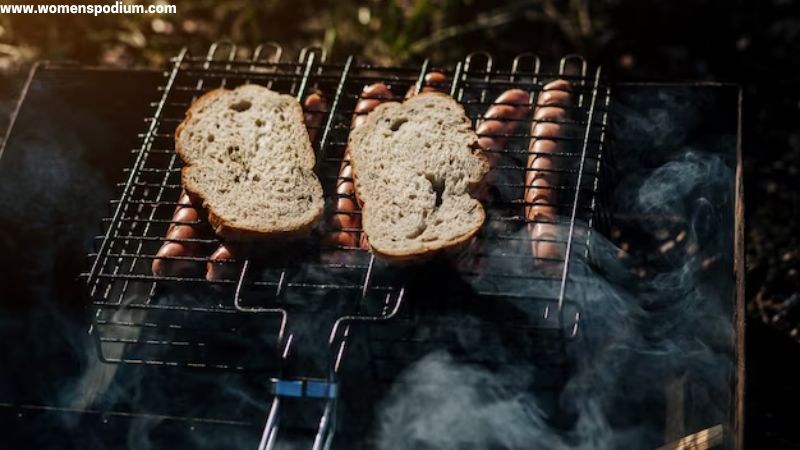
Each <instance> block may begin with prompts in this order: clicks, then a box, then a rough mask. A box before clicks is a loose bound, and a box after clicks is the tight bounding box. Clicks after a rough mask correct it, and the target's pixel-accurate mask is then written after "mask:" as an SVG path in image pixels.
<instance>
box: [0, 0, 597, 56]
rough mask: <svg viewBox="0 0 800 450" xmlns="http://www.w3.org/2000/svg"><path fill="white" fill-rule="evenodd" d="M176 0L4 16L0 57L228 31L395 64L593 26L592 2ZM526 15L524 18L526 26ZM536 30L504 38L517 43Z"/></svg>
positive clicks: (177, 42)
mask: <svg viewBox="0 0 800 450" xmlns="http://www.w3.org/2000/svg"><path fill="white" fill-rule="evenodd" d="M29 1H31V0H22V1H20V2H19V3H24V2H29ZM158 1H161V2H164V1H166V0H158ZM74 3H86V4H89V3H98V2H97V1H96V0H78V1H76V2H74ZM135 3H142V4H149V2H141V1H137V2H135ZM171 3H172V4H174V5H176V6H177V8H178V14H172V15H122V14H120V15H111V14H107V15H100V16H96V17H95V16H91V15H35V14H33V15H6V16H3V17H0V43H1V44H0V58H2V64H3V66H5V67H10V66H13V65H14V64H19V63H22V62H25V61H29V60H31V59H35V58H46V59H71V60H76V61H80V62H84V63H101V64H109V65H117V66H130V65H146V66H160V65H162V64H163V63H164V61H165V59H166V58H168V57H169V56H171V55H173V54H175V53H176V52H177V50H178V49H179V48H180V47H181V46H183V45H186V44H189V45H190V46H191V47H196V48H197V50H199V49H200V48H202V47H205V46H207V45H208V44H209V43H210V42H213V41H215V40H218V39H230V40H232V41H234V42H237V43H239V44H241V45H243V46H245V47H249V48H253V47H254V46H256V45H257V44H258V43H261V42H265V41H277V42H280V43H282V44H283V45H285V46H286V47H288V48H289V49H293V50H296V49H298V48H300V47H303V46H305V45H309V44H318V45H322V46H324V47H325V48H326V50H328V52H329V53H331V54H333V55H337V54H345V53H354V54H359V55H362V56H363V57H364V58H365V59H367V60H370V61H374V62H384V63H386V62H395V63H396V62H402V61H405V60H408V59H412V58H416V57H419V56H420V55H432V56H433V57H434V58H435V57H437V56H438V57H447V56H450V54H451V53H452V52H453V51H456V52H458V51H460V50H461V49H462V48H463V47H465V46H466V45H477V44H480V43H481V42H482V41H485V40H486V38H489V39H490V40H494V39H496V38H498V37H502V36H504V35H506V34H508V33H507V32H508V31H509V30H511V29H517V30H525V31H531V26H532V27H533V28H534V29H539V30H542V31H547V30H557V32H558V33H557V34H559V36H558V41H561V42H569V43H571V44H573V45H576V44H577V45H578V46H580V42H581V41H582V40H583V38H585V37H588V36H589V35H590V34H591V31H592V22H591V20H590V17H589V14H588V11H589V10H588V1H585V0H577V1H570V2H556V1H551V0H523V1H519V0H518V1H512V2H485V1H479V0H416V1H415V0H388V1H382V0H364V1H354V0H342V1H338V2H322V1H318V0H293V1H279V0H265V1H248V0H232V1H224V2H220V1H214V0H172V2H171ZM520 23H525V25H524V26H522V27H521V26H520ZM529 24H532V25H529ZM512 35H513V34H512ZM529 38H530V37H528V38H527V39H526V38H522V39H518V38H515V39H511V40H508V39H507V40H505V42H508V43H512V44H513V43H516V42H525V41H527V40H528V39H529ZM551 38H552V36H551ZM498 42H503V41H502V40H499V41H498ZM479 46H480V47H485V45H479ZM512 46H513V45H512ZM442 49H448V50H449V51H442ZM459 56H463V55H459Z"/></svg>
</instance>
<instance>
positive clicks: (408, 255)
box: [348, 92, 489, 264]
mask: <svg viewBox="0 0 800 450" xmlns="http://www.w3.org/2000/svg"><path fill="white" fill-rule="evenodd" d="M430 96H439V97H440V98H443V99H447V101H448V102H450V103H451V104H453V105H455V106H456V107H457V109H458V110H460V112H461V115H462V117H464V119H465V121H466V122H468V124H469V132H470V140H471V141H472V143H473V144H472V147H473V152H472V154H473V155H474V156H476V157H477V158H479V159H480V162H481V166H482V170H481V172H482V176H481V179H480V180H478V181H477V182H474V183H471V184H470V185H469V191H470V194H472V193H474V191H475V190H476V189H477V187H478V186H480V185H481V183H482V182H483V180H484V179H485V178H486V174H487V173H488V172H489V160H488V158H487V157H486V155H484V154H483V152H482V151H481V149H480V147H479V146H478V134H477V133H476V132H475V130H474V129H473V128H472V123H471V122H470V121H469V118H468V117H467V113H466V111H465V110H464V107H463V106H462V105H461V104H460V103H458V102H457V101H456V100H455V99H453V97H451V96H449V95H447V94H444V93H441V92H425V93H421V94H417V95H415V96H414V97H411V98H410V99H407V100H406V101H409V100H412V99H414V100H416V101H419V99H420V98H423V99H424V98H427V97H430ZM400 104H402V102H396V101H391V102H385V103H382V104H380V105H378V106H377V107H376V108H375V109H374V110H372V112H370V113H369V115H367V119H366V122H365V123H364V126H368V125H374V122H375V121H376V117H378V116H379V112H380V111H381V110H382V109H386V108H389V107H392V106H393V105H400ZM348 145H350V146H352V145H353V144H352V142H350V143H348ZM351 164H352V166H353V178H354V180H355V193H356V199H357V200H358V203H359V204H360V205H361V221H362V225H363V226H362V228H363V229H364V230H366V228H367V222H368V220H369V217H370V215H369V214H368V210H369V204H368V202H365V201H364V198H363V196H362V194H361V192H360V189H359V187H360V183H359V182H358V163H357V158H355V159H351ZM476 202H477V208H478V213H479V214H480V222H479V223H478V225H477V226H475V227H473V229H471V230H470V231H469V232H467V233H465V234H463V235H461V236H458V237H456V238H454V239H451V240H448V241H445V242H442V243H441V244H436V245H433V246H430V247H427V248H425V249H424V250H423V251H417V250H413V251H383V250H381V249H379V248H376V247H375V246H374V245H372V244H370V251H372V253H374V254H375V255H376V256H378V257H380V258H381V259H384V260H386V261H389V262H392V263H400V264H408V263H412V262H423V261H427V260H429V259H430V258H431V257H433V256H434V255H435V254H437V253H439V252H441V251H444V250H447V249H457V248H460V247H462V246H463V245H465V244H466V243H467V242H468V241H470V240H471V239H472V238H473V237H474V236H475V235H476V234H477V233H478V231H480V229H481V227H483V224H484V223H485V222H486V211H485V209H484V208H483V205H482V204H481V202H480V201H477V199H476ZM367 238H369V235H367Z"/></svg>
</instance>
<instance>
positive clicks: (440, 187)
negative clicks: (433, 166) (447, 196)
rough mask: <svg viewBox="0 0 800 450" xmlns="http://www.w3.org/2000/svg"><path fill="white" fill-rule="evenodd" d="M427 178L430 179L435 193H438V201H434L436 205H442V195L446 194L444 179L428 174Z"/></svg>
mask: <svg viewBox="0 0 800 450" xmlns="http://www.w3.org/2000/svg"><path fill="white" fill-rule="evenodd" d="M425 178H427V179H428V181H430V183H431V188H433V193H434V194H435V195H436V202H435V203H434V204H435V205H436V207H437V208H438V207H439V206H441V205H442V195H444V185H445V181H444V179H438V178H436V177H434V176H433V175H426V176H425Z"/></svg>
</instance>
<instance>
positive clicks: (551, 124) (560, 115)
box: [524, 80, 571, 263]
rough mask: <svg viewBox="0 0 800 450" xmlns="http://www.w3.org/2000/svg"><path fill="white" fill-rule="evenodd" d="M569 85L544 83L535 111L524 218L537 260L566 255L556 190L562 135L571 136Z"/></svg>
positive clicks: (554, 82)
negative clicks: (569, 134)
mask: <svg viewBox="0 0 800 450" xmlns="http://www.w3.org/2000/svg"><path fill="white" fill-rule="evenodd" d="M569 88H570V85H569V83H568V82H567V81H565V80H556V81H553V82H552V83H549V84H547V85H545V86H544V89H543V90H542V93H541V94H540V95H539V101H538V102H537V105H536V108H535V110H534V113H533V118H534V122H533V125H532V126H531V144H530V147H529V150H530V153H529V156H528V163H527V167H526V169H527V170H526V171H525V196H524V203H525V220H526V222H528V227H529V231H530V237H531V252H532V254H533V257H534V258H535V259H536V260H537V262H538V263H542V262H546V261H549V260H552V261H559V260H562V259H563V258H564V257H565V256H566V255H565V250H566V249H565V246H564V244H563V243H562V242H559V241H560V240H563V239H562V237H563V236H562V235H563V233H562V232H561V231H560V229H559V225H557V224H556V223H555V222H556V221H557V219H558V206H557V205H558V198H557V192H556V191H555V188H556V186H558V176H557V172H556V171H555V170H556V169H558V165H557V164H556V161H557V157H554V155H555V154H557V153H558V152H559V151H561V152H563V149H560V147H562V146H563V144H561V143H559V141H558V139H559V138H564V137H567V136H568V133H569V128H568V125H567V124H565V123H564V122H565V121H567V120H568V119H569V112H568V109H569V107H570V103H571V99H570V93H569Z"/></svg>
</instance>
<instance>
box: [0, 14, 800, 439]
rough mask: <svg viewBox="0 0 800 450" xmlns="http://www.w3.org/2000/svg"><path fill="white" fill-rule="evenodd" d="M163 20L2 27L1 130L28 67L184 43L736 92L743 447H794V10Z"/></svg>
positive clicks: (150, 56)
mask: <svg viewBox="0 0 800 450" xmlns="http://www.w3.org/2000/svg"><path fill="white" fill-rule="evenodd" d="M171 3H172V4H175V5H177V7H178V14H177V15H164V16H117V15H105V16H99V17H92V16H57V15H47V16H44V15H42V16H37V15H28V16H23V15H17V16H10V15H9V16H2V17H0V110H1V111H2V112H4V114H2V117H1V118H0V130H2V129H3V128H4V125H5V121H6V119H7V112H8V111H10V109H11V105H12V104H13V102H14V101H15V99H16V96H17V92H18V89H19V87H20V86H21V82H22V80H23V79H24V74H25V73H26V68H27V67H28V66H29V64H30V63H31V62H32V61H34V60H36V59H56V60H75V61H79V62H81V63H84V64H92V65H94V64H100V65H111V66H121V67H164V64H165V63H166V60H167V58H169V57H170V56H172V55H173V54H175V53H176V52H177V50H178V49H179V48H180V47H182V46H184V45H189V46H191V47H193V48H195V49H197V50H199V49H202V48H205V47H207V45H208V44H209V43H210V42H212V41H214V40H217V39H221V38H229V39H231V40H233V41H235V42H237V43H240V44H242V50H241V51H242V53H243V55H242V56H246V53H247V52H248V51H249V50H248V49H251V48H253V47H254V46H255V45H256V44H257V43H260V42H264V41H270V40H274V41H277V42H280V43H282V44H283V45H284V46H285V47H286V48H287V55H288V56H287V57H289V58H293V57H294V55H296V51H297V49H299V48H300V47H303V46H305V45H309V44H318V45H321V46H323V47H324V48H326V49H327V50H328V51H329V53H330V54H331V56H330V58H331V59H334V60H335V59H338V58H341V57H342V56H344V55H348V54H356V55H359V56H360V57H361V58H362V59H363V60H369V61H374V62H379V63H391V64H399V63H413V62H418V61H420V60H421V59H423V58H425V57H430V58H431V59H432V60H433V61H434V63H437V62H438V63H442V64H447V63H450V62H452V61H456V60H460V59H462V58H463V57H464V55H465V54H467V53H468V52H470V51H473V50H488V51H490V52H491V53H492V54H493V55H495V58H496V60H498V62H501V61H506V62H507V61H508V60H510V57H511V56H512V55H514V54H517V53H520V52H523V51H534V52H536V53H538V54H539V55H540V56H541V57H542V58H543V59H545V60H553V59H555V58H558V57H560V56H562V55H563V54H565V53H572V52H577V53H582V54H584V55H585V56H587V57H588V58H589V59H590V60H591V61H593V62H596V63H601V64H603V65H604V68H605V70H606V74H607V75H608V76H609V77H610V78H612V79H616V80H669V81H676V80H715V81H731V82H736V83H739V84H740V85H741V86H742V88H743V93H744V117H743V137H744V141H743V148H744V176H745V182H744V185H745V214H746V251H747V281H746V283H747V293H746V298H747V309H748V316H749V320H748V336H747V338H748V348H747V352H748V368H747V371H748V372H747V376H748V380H747V381H748V394H747V399H746V402H747V408H748V416H747V421H748V426H747V440H748V444H749V447H750V448H758V449H761V448H800V437H799V436H798V435H800V431H798V430H797V429H796V427H795V426H794V424H795V422H796V420H797V418H796V414H795V408H796V406H795V405H798V404H800V403H798V400H800V394H799V393H798V392H797V391H798V390H797V388H796V380H797V379H798V377H799V376H800V289H798V285H799V284H800V274H798V269H800V268H799V267H798V258H799V257H800V254H799V253H800V247H799V246H798V241H800V239H798V237H797V234H796V231H797V226H796V221H797V220H798V216H799V215H798V212H800V207H799V206H800V201H799V199H800V195H799V194H798V191H797V186H798V184H799V183H798V162H800V159H798V156H799V154H800V128H798V125H797V124H800V83H798V82H797V81H798V80H797V78H798V77H797V76H796V75H795V74H796V72H797V70H798V66H799V65H800V63H798V61H800V59H799V58H798V55H800V51H798V50H800V49H798V47H800V2H792V1H791V0H760V1H755V0H749V1H731V0H719V1H709V0H694V1H670V2H655V1H650V2H647V1H641V0H612V1H605V2H592V1H586V0H583V1H582V0H577V1H547V0H528V1H519V2H482V1H477V0H472V1H467V0H428V1H426V0H417V1H415V0H394V1H388V2H387V1H371V2H370V1H366V2H354V1H340V2H335V6H334V2H330V3H331V4H328V2H320V1H315V0H293V1H290V2H287V1H277V0H271V1H261V2H248V1H229V2H218V1H211V0H201V1H191V0H173V1H172V2H171Z"/></svg>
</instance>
